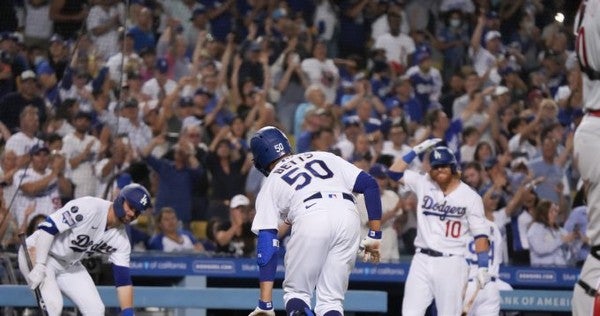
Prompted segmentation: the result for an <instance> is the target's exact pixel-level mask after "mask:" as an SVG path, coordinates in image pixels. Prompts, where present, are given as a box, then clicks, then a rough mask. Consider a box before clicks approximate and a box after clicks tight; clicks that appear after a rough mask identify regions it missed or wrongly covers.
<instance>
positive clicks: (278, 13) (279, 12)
mask: <svg viewBox="0 0 600 316" xmlns="http://www.w3.org/2000/svg"><path fill="white" fill-rule="evenodd" d="M285 17H287V11H286V10H285V9H283V8H277V9H275V10H274V11H273V13H272V14H271V18H272V19H273V20H275V21H279V19H281V18H285Z"/></svg>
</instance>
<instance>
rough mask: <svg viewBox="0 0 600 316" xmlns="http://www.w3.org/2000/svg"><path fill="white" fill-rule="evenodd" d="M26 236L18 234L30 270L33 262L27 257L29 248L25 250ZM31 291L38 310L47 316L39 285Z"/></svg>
mask: <svg viewBox="0 0 600 316" xmlns="http://www.w3.org/2000/svg"><path fill="white" fill-rule="evenodd" d="M26 238H27V237H26V236H25V233H20V234H19V239H20V240H21V247H23V251H24V253H25V259H26V260H27V267H28V268H29V271H31V269H33V264H32V263H31V258H30V257H29V250H27V240H26ZM33 293H34V294H35V300H36V301H37V305H38V307H39V309H40V311H42V315H44V316H48V315H49V314H48V310H47V309H46V303H45V302H44V298H43V297H42V292H41V291H40V287H39V286H38V287H36V288H35V289H33Z"/></svg>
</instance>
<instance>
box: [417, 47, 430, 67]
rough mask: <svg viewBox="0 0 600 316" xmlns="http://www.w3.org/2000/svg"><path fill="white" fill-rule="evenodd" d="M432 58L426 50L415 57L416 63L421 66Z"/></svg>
mask: <svg viewBox="0 0 600 316" xmlns="http://www.w3.org/2000/svg"><path fill="white" fill-rule="evenodd" d="M429 58H431V54H429V52H428V51H426V50H424V51H422V52H419V53H418V54H417V55H416V56H415V61H416V62H417V64H420V63H421V62H423V61H425V60H427V59H429Z"/></svg>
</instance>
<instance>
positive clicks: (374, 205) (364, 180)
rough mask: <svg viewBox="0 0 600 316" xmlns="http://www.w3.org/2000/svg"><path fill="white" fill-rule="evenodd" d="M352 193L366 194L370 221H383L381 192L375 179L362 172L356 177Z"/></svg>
mask: <svg viewBox="0 0 600 316" xmlns="http://www.w3.org/2000/svg"><path fill="white" fill-rule="evenodd" d="M352 191H353V192H358V193H362V194H364V196H365V205H366V206H367V215H368V217H369V220H378V219H381V213H382V211H381V192H380V191H379V185H377V181H375V179H373V177H371V176H370V175H368V174H367V173H366V172H364V171H361V172H360V173H359V174H358V177H356V182H355V183H354V188H353V189H352Z"/></svg>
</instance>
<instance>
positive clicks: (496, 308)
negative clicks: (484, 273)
mask: <svg viewBox="0 0 600 316" xmlns="http://www.w3.org/2000/svg"><path fill="white" fill-rule="evenodd" d="M486 222H487V224H488V225H489V227H490V228H489V229H490V232H489V240H490V250H489V255H490V262H489V266H488V272H489V274H490V276H491V277H492V281H491V282H490V283H488V284H486V285H485V287H484V288H483V289H481V290H479V293H477V294H476V296H475V300H474V301H473V305H472V306H471V309H470V310H469V313H468V315H469V316H471V315H473V316H477V315H483V316H487V315H490V316H491V315H498V314H499V313H500V287H499V284H500V283H501V282H500V280H499V279H498V271H499V269H500V263H501V262H502V249H501V244H502V235H501V234H500V231H499V229H498V227H497V226H496V224H495V223H494V222H491V221H489V220H486ZM468 239H469V240H467V242H468V246H467V247H466V249H465V252H466V259H467V262H468V263H469V283H468V284H467V290H466V292H465V304H467V303H468V302H469V301H470V300H471V299H472V298H473V296H474V295H475V291H476V289H477V287H479V284H478V282H477V269H478V265H477V254H476V253H475V240H474V239H472V238H470V237H469V238H468ZM502 286H504V284H503V285H502Z"/></svg>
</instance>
